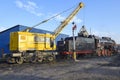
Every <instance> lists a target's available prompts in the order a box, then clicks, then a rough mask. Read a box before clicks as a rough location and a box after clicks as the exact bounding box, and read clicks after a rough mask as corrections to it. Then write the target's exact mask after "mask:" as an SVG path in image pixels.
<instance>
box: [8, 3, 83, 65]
mask: <svg viewBox="0 0 120 80" xmlns="http://www.w3.org/2000/svg"><path fill="white" fill-rule="evenodd" d="M83 6H84V5H83V3H82V2H80V3H79V5H78V6H77V7H76V8H75V10H74V11H73V12H72V13H71V14H70V15H69V16H68V17H67V18H66V19H65V20H64V21H63V22H62V23H61V24H60V25H59V26H58V27H57V28H56V29H55V31H54V32H53V34H50V33H49V34H48V33H45V34H42V33H32V32H29V30H31V29H32V28H28V29H26V30H24V31H18V32H12V33H11V34H10V51H11V54H10V55H9V57H8V60H7V61H8V62H9V63H18V64H22V63H23V62H42V61H53V60H54V59H55V55H56V54H57V52H56V44H55V38H56V37H57V36H58V35H59V34H60V32H61V31H62V30H63V29H64V27H65V26H66V25H67V24H68V23H69V22H70V20H71V19H73V17H74V16H75V15H76V14H77V13H78V11H79V10H80V9H81V8H83ZM44 22H46V21H43V23H44ZM40 24H41V23H40Z"/></svg>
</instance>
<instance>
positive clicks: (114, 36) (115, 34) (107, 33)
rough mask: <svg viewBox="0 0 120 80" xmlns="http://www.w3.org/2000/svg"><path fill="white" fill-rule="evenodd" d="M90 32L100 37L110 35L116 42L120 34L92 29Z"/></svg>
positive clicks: (119, 40) (118, 40) (119, 42)
mask: <svg viewBox="0 0 120 80" xmlns="http://www.w3.org/2000/svg"><path fill="white" fill-rule="evenodd" d="M92 34H94V35H96V36H100V37H111V38H112V39H113V40H115V42H116V43H118V44H120V37H119V36H120V34H117V33H112V32H100V31H92Z"/></svg>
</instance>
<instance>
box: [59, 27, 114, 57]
mask: <svg viewBox="0 0 120 80" xmlns="http://www.w3.org/2000/svg"><path fill="white" fill-rule="evenodd" d="M115 45H116V43H115V41H114V40H113V39H111V38H110V37H98V36H94V35H89V34H88V32H87V31H86V29H85V27H84V26H83V27H82V28H81V31H80V33H78V36H75V47H76V49H75V52H76V54H77V55H78V56H80V55H98V56H110V55H112V54H114V53H115V48H114V46H115ZM57 50H58V52H59V54H60V55H61V56H67V55H72V54H73V51H74V50H73V37H67V38H65V39H61V40H60V41H58V42H57Z"/></svg>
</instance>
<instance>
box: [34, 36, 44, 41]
mask: <svg viewBox="0 0 120 80" xmlns="http://www.w3.org/2000/svg"><path fill="white" fill-rule="evenodd" d="M34 39H35V42H44V37H40V36H35V38H34Z"/></svg>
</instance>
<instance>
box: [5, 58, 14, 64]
mask: <svg viewBox="0 0 120 80" xmlns="http://www.w3.org/2000/svg"><path fill="white" fill-rule="evenodd" d="M7 63H15V58H11V57H8V58H7Z"/></svg>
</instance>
